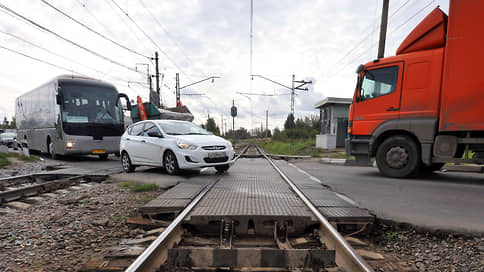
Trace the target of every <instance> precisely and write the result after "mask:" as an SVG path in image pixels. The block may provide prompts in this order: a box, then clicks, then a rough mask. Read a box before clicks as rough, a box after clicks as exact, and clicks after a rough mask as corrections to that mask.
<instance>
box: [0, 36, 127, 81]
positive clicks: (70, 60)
mask: <svg viewBox="0 0 484 272" xmlns="http://www.w3.org/2000/svg"><path fill="white" fill-rule="evenodd" d="M0 33H3V34H5V35H8V36H10V37H13V38H15V39H17V40H20V41H22V42H24V43H26V44H29V45H30V46H33V47H36V48H39V49H41V50H43V51H45V52H47V53H49V54H52V55H54V56H56V57H59V58H62V59H65V60H67V61H69V62H72V63H75V64H77V65H79V66H82V67H84V68H87V69H89V70H92V71H94V72H96V73H98V74H102V75H104V76H107V77H110V78H112V79H114V80H118V81H121V82H122V81H124V79H120V78H117V77H115V76H112V75H109V74H107V73H106V72H104V71H100V70H98V69H95V68H92V67H89V66H87V65H85V64H82V63H80V62H78V61H76V60H74V59H71V58H69V57H66V56H63V55H61V54H58V53H56V52H53V51H51V50H49V49H47V48H45V47H43V46H41V45H38V44H35V43H33V42H31V41H28V40H26V39H24V38H22V37H19V36H17V35H15V34H12V33H8V32H5V31H3V30H1V29H0Z"/></svg>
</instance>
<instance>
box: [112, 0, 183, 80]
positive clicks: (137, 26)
mask: <svg viewBox="0 0 484 272" xmlns="http://www.w3.org/2000/svg"><path fill="white" fill-rule="evenodd" d="M111 2H112V3H113V4H114V5H115V6H116V7H117V8H118V9H119V10H120V11H122V12H123V14H124V15H126V17H127V18H128V19H129V20H130V21H131V22H132V23H133V24H134V25H135V26H136V28H137V29H138V30H139V31H140V32H141V33H143V35H144V36H145V37H146V38H147V39H148V40H149V41H150V42H151V43H153V45H155V46H156V48H158V50H160V52H161V53H162V54H163V55H164V56H165V57H166V58H167V59H168V60H169V61H170V62H171V63H172V64H173V65H174V66H175V67H176V68H177V69H178V70H179V71H180V73H182V74H183V75H185V76H187V74H186V73H185V72H184V71H183V69H182V68H181V67H180V66H179V65H178V64H177V63H176V62H175V61H174V60H173V59H172V58H171V57H170V56H169V55H168V54H167V53H166V52H165V50H163V49H162V48H161V47H160V46H159V45H158V43H157V42H156V41H155V40H153V38H151V37H150V35H148V34H147V33H146V32H145V31H144V30H143V28H141V27H140V26H139V25H138V23H136V21H135V20H134V19H133V18H132V17H131V16H129V14H128V13H127V12H125V11H124V10H123V8H121V7H120V6H119V5H118V3H116V1H115V0H111ZM187 77H188V78H190V77H189V76H187Z"/></svg>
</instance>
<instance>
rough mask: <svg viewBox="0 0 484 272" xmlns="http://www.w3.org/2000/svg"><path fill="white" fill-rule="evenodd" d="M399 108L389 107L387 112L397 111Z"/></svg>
mask: <svg viewBox="0 0 484 272" xmlns="http://www.w3.org/2000/svg"><path fill="white" fill-rule="evenodd" d="M399 110H400V108H394V107H389V108H388V109H387V111H399Z"/></svg>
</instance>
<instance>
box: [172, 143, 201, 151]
mask: <svg viewBox="0 0 484 272" xmlns="http://www.w3.org/2000/svg"><path fill="white" fill-rule="evenodd" d="M176 145H177V146H178V147H179V148H181V149H190V150H195V149H197V147H198V146H196V145H193V144H188V143H184V142H180V141H177V142H176Z"/></svg>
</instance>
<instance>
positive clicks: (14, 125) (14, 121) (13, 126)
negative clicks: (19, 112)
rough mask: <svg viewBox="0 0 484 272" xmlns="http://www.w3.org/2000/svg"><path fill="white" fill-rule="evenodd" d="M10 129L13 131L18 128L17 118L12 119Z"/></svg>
mask: <svg viewBox="0 0 484 272" xmlns="http://www.w3.org/2000/svg"><path fill="white" fill-rule="evenodd" d="M10 128H11V129H16V128H17V120H16V119H15V117H12V122H10Z"/></svg>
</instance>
